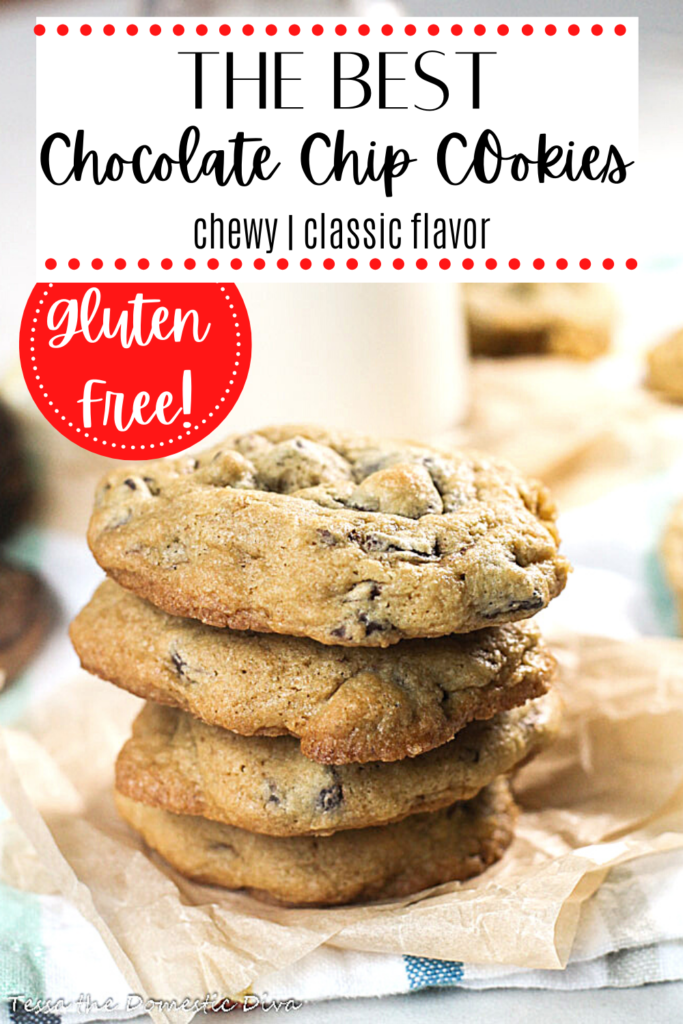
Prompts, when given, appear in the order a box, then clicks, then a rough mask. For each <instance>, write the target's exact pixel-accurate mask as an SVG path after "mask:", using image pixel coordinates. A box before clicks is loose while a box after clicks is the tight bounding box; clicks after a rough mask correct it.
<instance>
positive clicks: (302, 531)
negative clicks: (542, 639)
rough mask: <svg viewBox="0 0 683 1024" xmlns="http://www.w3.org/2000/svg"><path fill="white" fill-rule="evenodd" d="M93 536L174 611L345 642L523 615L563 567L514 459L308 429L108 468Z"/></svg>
mask: <svg viewBox="0 0 683 1024" xmlns="http://www.w3.org/2000/svg"><path fill="white" fill-rule="evenodd" d="M88 539H89V543H90V546H91V549H92V551H93V554H94V555H95V558H96V559H97V561H98V562H99V564H100V565H101V566H102V568H104V569H105V570H106V572H107V573H108V575H109V576H111V577H112V578H113V579H115V580H116V581H117V582H119V583H120V584H122V585H123V586H124V587H126V588H127V589H129V590H131V591H133V592H134V593H136V594H138V595H139V596H141V597H144V598H147V599H148V600H150V601H152V602H153V603H154V604H156V605H158V606H159V607H160V608H163V609H164V611H167V612H169V613H170V614H171V615H181V616H189V617H192V618H197V619H200V620H201V621H203V622H205V623H207V624H209V625H213V626H229V627H230V628H232V629H251V630H255V631H258V632H274V633H284V634H287V635H289V636H307V637H310V638H312V639H314V640H318V641H319V642H320V643H323V644H334V645H348V646H370V647H374V646H377V647H387V646H389V645H390V644H393V643H396V642H397V641H399V640H401V639H403V638H414V637H436V636H444V635H447V634H449V633H466V632H469V631H471V630H474V629H481V628H484V627H487V626H491V625H497V624H501V623H507V622H513V621H516V620H519V619H525V618H529V617H531V616H532V615H535V614H536V612H538V611H540V610H541V608H544V607H545V606H546V605H547V604H548V602H549V601H550V600H551V599H552V598H553V597H555V596H556V595H557V594H559V593H560V591H561V590H562V589H563V587H564V585H565V582H566V578H567V572H568V564H567V562H566V560H565V559H564V558H563V557H562V556H561V555H559V553H558V536H557V530H556V526H555V507H554V505H553V503H552V502H551V500H550V498H549V496H548V494H547V492H546V490H545V489H544V488H543V487H542V486H541V485H540V484H537V483H534V482H529V481H526V480H524V479H523V478H522V477H521V476H520V475H519V474H518V473H517V472H516V471H515V470H514V469H513V468H511V467H510V466H508V465H506V464H504V463H500V462H497V461H495V460H492V459H487V458H484V457H481V456H478V455H472V454H464V453H462V452H445V451H438V450H436V449H432V448H427V447H424V446H420V445H413V444H404V443H401V442H391V441H389V442H386V441H385V442H382V441H374V440H368V439H364V438H359V437H352V436H351V437H350V436H346V435H341V434H331V433H328V432H326V431H323V430H316V429H311V428H296V427H285V428H269V429H266V430H263V431H261V432H259V433H254V434H244V435H240V436H235V437H232V438H229V439H228V440H226V441H225V443H224V444H222V445H219V446H218V447H216V448H213V449H210V450H209V451H207V452H205V453H204V454H203V455H201V456H199V457H197V458H195V457H192V456H184V457H181V458H178V459H173V460H171V461H169V462H157V463H145V464H143V465H142V466H138V467H128V468H126V467H123V468H122V469H117V470H115V471H114V472H112V473H110V474H109V475H108V476H107V477H106V478H105V479H104V480H103V481H102V483H101V484H100V486H99V488H98V490H97V496H96V506H95V511H94V514H93V516H92V519H91V522H90V528H89V532H88Z"/></svg>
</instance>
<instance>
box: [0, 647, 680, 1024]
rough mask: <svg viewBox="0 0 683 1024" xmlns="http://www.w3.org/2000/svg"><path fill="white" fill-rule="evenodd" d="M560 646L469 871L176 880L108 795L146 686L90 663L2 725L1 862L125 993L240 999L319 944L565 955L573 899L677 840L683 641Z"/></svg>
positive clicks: (470, 957) (469, 956) (488, 959)
mask: <svg viewBox="0 0 683 1024" xmlns="http://www.w3.org/2000/svg"><path fill="white" fill-rule="evenodd" d="M554 646H555V650H556V652H557V654H558V657H559V660H560V665H561V678H560V682H559V684H558V685H559V686H560V687H561V690H562V693H563V696H564V699H565V703H566V715H565V721H564V725H563V729H562V732H561V735H560V738H559V740H558V742H557V743H556V744H555V746H554V747H553V748H551V749H550V750H548V751H547V752H545V753H544V754H543V755H541V756H540V757H538V758H537V759H536V760H535V761H534V762H533V763H532V764H530V765H528V766H527V767H525V768H524V769H523V770H522V771H521V772H520V773H519V775H518V777H517V781H516V786H515V788H516V792H517V796H518V800H519V802H520V804H521V807H522V813H521V815H520V820H519V825H518V831H517V838H516V840H515V842H514V844H513V846H512V848H511V849H510V850H509V851H508V853H507V854H506V856H505V857H504V859H503V860H502V861H501V862H500V863H499V864H497V865H495V866H494V867H493V868H492V869H490V870H489V871H488V872H486V873H485V874H484V875H483V876H481V877H480V878H477V879H473V880H472V881H470V882H467V883H464V884H458V883H450V884H447V885H443V886H439V887H438V888H436V889H433V890H430V891H429V892H427V893H422V894H418V895H416V896H413V897H411V898H408V899H403V900H397V901H392V902H388V903H384V904H375V905H372V906H367V907H342V908H335V909H330V910H324V909H322V910H320V909H316V910H310V909H291V908H288V909H286V908H281V907H277V906H274V905H269V904H264V903H261V902H259V901H257V900H254V899H253V898H251V897H249V896H246V895H244V894H240V893H230V892H225V891H222V890H219V889H216V888H211V887H207V886H201V885H197V884H194V883H192V882H189V881H187V880H186V879H183V878H181V877H180V876H179V875H177V874H176V873H175V872H173V871H172V870H171V869H170V868H168V867H166V866H165V865H164V864H163V862H162V861H161V860H160V859H159V858H158V857H156V855H153V854H150V853H149V852H147V851H146V850H145V849H144V848H143V846H142V845H141V843H140V842H139V841H138V839H137V838H136V837H135V836H134V835H132V834H131V833H130V832H129V830H128V829H127V828H126V826H124V825H123V823H121V822H120V821H119V820H118V819H117V817H116V814H115V812H114V809H113V803H112V798H111V787H112V778H113V761H114V758H115V755H116V753H117V750H118V748H119V746H120V745H121V743H122V741H123V739H124V738H125V736H126V734H127V731H128V727H129V724H130V722H131V720H132V718H133V717H134V715H135V714H136V711H137V709H138V707H139V701H138V700H137V699H136V698H134V697H131V696H130V695H128V694H126V693H123V692H120V691H118V690H116V689H115V688H114V687H113V686H109V685H107V684H105V683H102V682H100V681H99V680H95V679H93V678H92V677H89V676H86V675H85V674H84V673H82V674H80V676H79V677H78V678H77V679H75V680H74V681H73V682H71V683H69V684H67V685H65V686H63V687H61V688H60V689H59V690H58V691H57V692H56V693H55V695H54V696H53V697H52V698H50V700H49V701H48V702H47V703H46V705H45V706H44V707H43V708H42V709H41V710H40V712H39V713H38V714H36V715H34V717H33V719H32V720H31V721H30V722H29V723H27V727H26V728H25V729H15V730H7V731H5V733H4V734H3V735H2V736H0V795H1V796H2V799H3V800H4V801H5V803H6V804H7V806H8V807H9V809H10V811H11V812H12V814H13V815H14V818H15V823H16V824H13V823H9V824H7V825H5V826H4V833H5V837H6V841H5V842H4V844H3V846H2V860H1V861H0V877H1V878H2V879H3V881H5V882H6V883H8V884H11V885H14V886H17V887H20V888H23V889H29V890H32V891H36V892H38V891H42V892H45V891H60V892H62V893H63V894H64V895H66V896H67V897H68V898H70V899H71V900H73V902H74V903H75V904H76V906H77V907H78V908H79V909H80V911H81V912H82V913H83V915H84V916H85V917H86V918H88V919H89V920H90V921H92V922H93V923H94V924H95V926H96V927H97V928H98V930H99V931H100V933H101V934H102V936H103V938H104V940H105V942H106V943H107V945H108V947H109V949H110V950H111V952H112V954H113V956H114V958H115V960H116V962H117V964H118V965H119V967H120V969H121V971H122V972H123V974H124V976H125V977H126V979H127V981H128V982H129V984H130V986H131V991H134V992H137V993H140V994H141V995H144V996H145V997H150V996H151V997H154V998H157V999H159V998H162V999H171V998H177V999H182V998H185V997H189V998H204V996H205V995H206V994H207V993H211V992H218V993H220V994H221V995H222V996H225V997H227V996H237V995H239V994H240V993H243V992H244V991H245V990H247V989H248V988H249V987H250V986H253V985H254V984H255V983H256V984H257V983H258V978H259V976H260V975H262V974H266V973H270V972H272V971H274V970H277V969H278V968H282V967H285V966H287V965H290V964H292V963H294V962H295V961H296V960H298V959H299V958H300V957H302V956H304V955H305V954H306V953H307V952H309V951H310V950H312V949H314V948H316V947H317V946H318V945H320V944H321V943H326V942H327V943H331V944H333V945H336V946H341V947H345V948H349V949H357V950H373V951H383V952H393V953H411V954H415V955H420V956H427V957H438V958H442V959H457V960H464V961H467V962H470V963H496V964H511V965H516V966H519V967H536V968H551V969H553V968H555V969H558V968H562V967H563V966H564V964H565V963H566V961H567V958H568V956H569V953H570V950H571V945H572V941H573V938H574V935H575V931H576V926H577V921H578V915H579V910H580V906H581V903H582V902H583V901H584V900H586V899H588V898H589V897H590V896H591V894H592V893H593V892H594V891H595V890H596V888H597V887H598V886H599V885H600V884H601V882H602V880H603V879H604V878H605V876H606V874H607V872H608V870H609V868H610V867H611V866H613V865H616V864H619V863H622V862H624V861H628V860H631V859H633V858H636V857H642V856H647V855H648V854H650V853H654V852H658V851H662V850H667V849H673V848H676V847H681V846H683V641H677V640H665V639H646V640H642V641H638V642H631V643H624V642H620V641H616V640H607V639H600V638H597V639H596V638H594V637H579V636H567V635H565V636H563V637H561V638H555V645H554ZM17 824H18V826H19V827H20V829H21V831H22V833H23V836H25V838H23V837H22V836H21V834H20V833H19V831H18V830H17ZM154 1016H155V1017H156V1019H157V1020H172V1021H174V1022H175V1024H180V1022H183V1021H186V1020H188V1019H189V1017H190V1016H191V1014H183V1013H180V1012H170V1011H167V1012H166V1013H165V1014H164V1013H162V1012H160V1011H159V1012H155V1014H154Z"/></svg>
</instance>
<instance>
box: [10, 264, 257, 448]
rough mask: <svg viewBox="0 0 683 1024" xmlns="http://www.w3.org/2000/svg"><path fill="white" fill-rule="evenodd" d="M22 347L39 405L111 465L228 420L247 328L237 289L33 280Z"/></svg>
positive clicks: (245, 367) (247, 355)
mask: <svg viewBox="0 0 683 1024" xmlns="http://www.w3.org/2000/svg"><path fill="white" fill-rule="evenodd" d="M19 348H20V354H21V365H22V369H23V372H24V377H25V379H26V383H27V385H28V389H29V391H30V392H31V395H32V397H33V400H34V401H35V403H36V405H37V406H38V408H39V409H40V411H41V412H42V413H43V415H44V416H45V417H46V419H48V420H49V421H50V423H51V424H52V426H53V427H55V428H56V429H57V430H58V431H59V432H60V433H61V434H64V436H65V437H68V438H69V440H70V441H73V442H74V443H75V444H78V445H80V446H81V448H87V449H88V450H89V451H91V452H97V453H98V454H99V455H108V456H109V457H110V458H117V459H154V458H160V457H161V456H163V455H173V454H175V453H177V452H181V451H183V450H184V449H185V448H188V447H189V446H190V445H191V444H194V443H195V442H197V441H200V440H202V438H204V437H206V436H207V434H210V433H211V431H212V430H214V429H215V428H216V427H217V426H218V425H219V424H220V423H222V421H223V420H224V419H225V417H226V416H227V415H228V413H229V412H230V410H231V409H232V407H233V406H234V404H235V402H236V401H237V399H238V398H239V396H240V393H241V391H242V388H243V387H244V383H245V381H246V379H247V374H248V372H249V362H250V359H251V329H250V326H249V317H248V316H247V310H246V308H245V305H244V302H243V300H242V296H241V295H240V293H239V291H238V289H237V287H236V286H235V285H234V284H223V285H221V284H149V283H147V282H145V283H144V284H142V283H136V282H131V283H127V284H106V283H100V284H97V285H94V284H68V283H62V284H58V283H55V284H37V285H36V286H35V288H34V289H33V291H32V292H31V296H30V298H29V300H28V302H27V304H26V308H25V309H24V316H23V318H22V321H21V335H20V341H19Z"/></svg>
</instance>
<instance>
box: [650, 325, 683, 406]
mask: <svg viewBox="0 0 683 1024" xmlns="http://www.w3.org/2000/svg"><path fill="white" fill-rule="evenodd" d="M647 365H648V377H647V384H648V387H650V388H652V390H653V391H658V392H659V393H660V394H661V395H663V396H664V397H665V398H670V399H671V400H672V401H674V402H683V330H680V331H676V332H675V333H674V334H671V335H670V336H669V337H668V338H665V339H664V341H660V342H659V344H658V345H655V347H654V348H652V349H650V351H649V352H648V355H647Z"/></svg>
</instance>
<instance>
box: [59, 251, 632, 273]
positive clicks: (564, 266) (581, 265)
mask: <svg viewBox="0 0 683 1024" xmlns="http://www.w3.org/2000/svg"><path fill="white" fill-rule="evenodd" d="M478 259H479V262H480V265H481V266H483V267H485V268H486V270H489V271H490V270H496V269H497V268H498V267H499V266H501V267H505V266H507V267H508V268H509V269H510V270H514V271H518V270H525V269H526V270H532V269H533V270H535V271H537V272H538V271H541V270H545V269H546V268H552V267H555V268H557V270H568V269H569V268H570V265H571V264H570V262H569V261H568V260H567V259H565V258H564V257H562V256H561V257H558V258H556V259H544V258H543V257H541V256H537V257H535V258H534V259H533V260H528V261H527V266H526V267H525V266H524V264H523V262H522V260H520V259H519V258H518V257H516V256H511V257H509V258H505V259H499V258H497V257H495V256H486V255H485V254H483V253H482V254H480V255H479V256H478ZM290 261H291V262H290ZM319 261H320V266H322V267H323V269H325V270H334V269H335V268H336V269H339V268H341V267H346V269H347V270H357V269H358V267H359V265H360V261H359V260H358V259H357V258H356V257H348V258H344V257H343V255H342V254H340V253H337V258H336V259H335V258H333V257H330V256H324V255H320V256H319ZM453 262H455V263H457V257H456V256H455V255H454V254H451V257H450V258H448V257H445V256H439V255H438V254H437V255H435V256H430V257H429V258H426V257H424V256H415V257H414V266H415V268H416V269H417V270H427V269H428V268H429V267H430V266H431V267H432V269H433V268H434V267H437V266H438V267H439V269H440V270H450V268H451V266H452V263H453ZM250 265H251V266H253V267H254V269H255V270H264V269H265V268H266V267H267V266H269V265H270V266H273V265H274V266H275V267H277V269H278V270H289V269H290V267H291V268H294V269H295V268H296V267H297V266H299V267H300V268H301V269H302V270H310V269H311V268H312V267H313V260H312V259H311V258H310V257H309V256H304V257H301V258H300V259H299V258H298V257H293V256H291V254H290V256H289V257H286V256H273V257H271V259H270V261H268V260H265V259H263V257H262V256H255V257H254V259H253V260H252V261H251V264H250ZM383 265H384V266H385V267H389V266H391V267H392V268H393V269H394V270H403V269H404V267H405V265H406V260H405V259H404V258H402V257H395V258H393V259H392V258H391V256H389V257H387V258H386V259H385V261H384V263H383V260H382V259H380V258H379V257H377V256H372V257H370V258H368V260H367V266H368V267H369V268H370V270H380V269H381V268H382V266H383ZM475 265H476V263H475V260H473V259H472V257H470V256H467V257H465V258H464V259H463V260H462V266H463V267H464V268H465V270H472V269H473V268H474V267H475ZM593 265H595V266H596V267H602V269H603V270H614V268H615V267H618V266H619V263H618V261H616V260H615V259H613V258H612V257H611V256H605V257H603V258H601V259H590V257H588V256H582V257H581V258H580V259H578V260H576V261H575V268H574V269H576V268H578V269H580V270H582V271H586V270H590V269H591V267H592V266H593ZM44 266H45V269H46V270H56V269H57V266H58V262H57V260H56V259H54V258H53V257H49V258H48V259H46V260H45V261H44ZM66 266H67V267H68V269H69V270H74V271H75V270H79V269H84V270H87V269H88V268H92V269H93V270H98V271H99V270H103V269H104V268H105V263H104V261H103V260H101V259H100V258H99V257H94V258H93V259H91V260H80V259H79V258H78V257H75V256H72V257H70V258H69V259H68V260H67V261H66ZM128 266H131V267H133V266H137V267H138V268H139V269H140V270H148V269H149V268H150V261H149V260H148V259H147V258H146V257H144V256H142V257H139V258H138V259H133V260H126V259H125V258H124V257H122V256H120V257H118V258H117V259H115V260H112V261H110V268H111V267H114V268H115V269H116V270H125V269H126V267H128ZM158 266H159V269H161V270H165V271H168V270H171V269H172V268H173V266H177V267H181V266H182V267H183V268H184V269H185V270H194V269H195V268H196V267H197V266H198V261H197V260H196V259H195V257H193V256H187V257H181V258H179V259H177V260H173V259H171V258H170V257H168V256H165V257H164V258H163V259H161V260H159V263H158ZM221 266H222V267H223V268H224V269H225V268H227V267H228V266H229V267H230V268H231V270H241V269H242V268H243V266H244V263H243V260H242V259H240V258H239V257H237V256H233V257H223V258H222V259H220V260H219V259H217V258H216V257H215V256H211V257H209V258H208V259H207V260H206V267H207V269H208V270H212V271H215V270H218V269H219V268H220V267H221ZM623 266H624V267H625V268H626V270H635V269H636V268H637V267H638V260H637V259H635V258H634V257H632V256H629V257H628V258H627V259H625V260H624V262H623Z"/></svg>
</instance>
